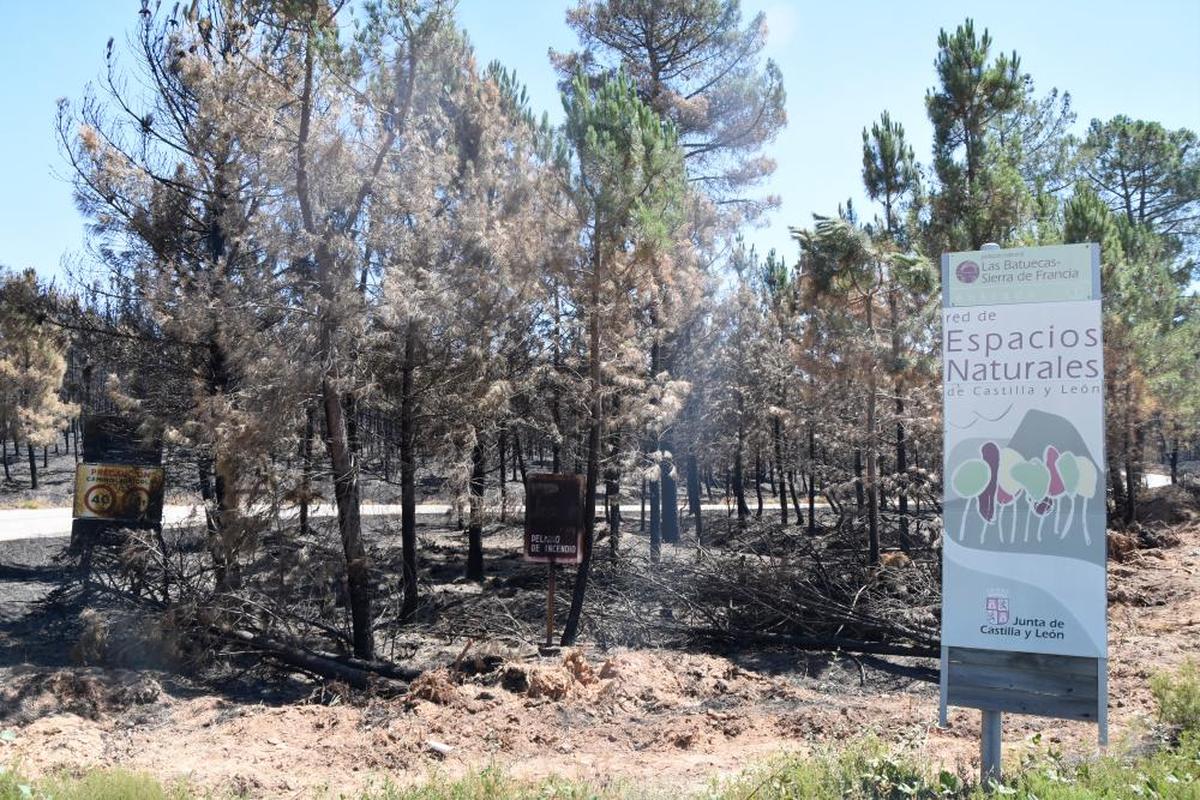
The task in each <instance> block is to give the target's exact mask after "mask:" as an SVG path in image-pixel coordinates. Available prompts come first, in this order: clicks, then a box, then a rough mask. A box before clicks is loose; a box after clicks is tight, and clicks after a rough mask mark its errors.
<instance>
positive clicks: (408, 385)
mask: <svg viewBox="0 0 1200 800" xmlns="http://www.w3.org/2000/svg"><path fill="white" fill-rule="evenodd" d="M415 357H416V324H415V323H414V322H412V321H409V323H408V330H407V331H405V334H404V365H403V366H402V367H401V372H400V560H401V563H402V567H401V572H402V574H403V577H404V601H403V603H402V605H401V607H400V618H401V620H402V621H404V622H410V621H412V619H413V618H414V617H415V616H416V613H417V602H418V591H419V587H418V586H417V457H416V436H415V433H416V429H415V426H414V425H413V416H414V414H415V413H416V409H415V405H416V403H415V399H414V397H413V362H414V359H415Z"/></svg>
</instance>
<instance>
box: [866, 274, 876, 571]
mask: <svg viewBox="0 0 1200 800" xmlns="http://www.w3.org/2000/svg"><path fill="white" fill-rule="evenodd" d="M871 306H872V298H871V297H870V296H868V297H867V331H868V332H869V333H870V335H871V338H872V340H873V339H874V338H875V326H874V322H873V316H872V311H871ZM877 403H878V398H877V397H876V368H875V361H874V358H872V360H871V363H870V364H869V366H868V371H867V559H868V563H870V564H871V565H872V566H874V565H876V564H878V563H879V442H878V425H877V424H876V410H877Z"/></svg>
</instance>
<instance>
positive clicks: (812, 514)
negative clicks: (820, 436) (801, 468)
mask: <svg viewBox="0 0 1200 800" xmlns="http://www.w3.org/2000/svg"><path fill="white" fill-rule="evenodd" d="M816 504H817V437H816V433H815V431H814V430H813V424H812V423H811V422H810V423H808V535H809V536H816V535H817V512H816Z"/></svg>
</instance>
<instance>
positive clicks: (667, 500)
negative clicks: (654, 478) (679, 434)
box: [659, 434, 679, 544]
mask: <svg viewBox="0 0 1200 800" xmlns="http://www.w3.org/2000/svg"><path fill="white" fill-rule="evenodd" d="M662 449H663V450H664V451H665V452H667V453H670V454H671V455H670V457H668V458H664V459H663V460H662V462H661V466H660V472H659V476H660V478H661V479H662V538H663V541H664V542H666V543H667V544H679V489H678V487H677V484H676V480H675V456H674V452H673V447H672V440H671V436H670V434H667V435H666V436H664V437H663V443H662Z"/></svg>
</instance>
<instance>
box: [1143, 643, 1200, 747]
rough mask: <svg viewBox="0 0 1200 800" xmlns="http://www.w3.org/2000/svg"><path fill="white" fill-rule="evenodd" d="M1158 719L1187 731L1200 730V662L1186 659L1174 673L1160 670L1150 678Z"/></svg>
mask: <svg viewBox="0 0 1200 800" xmlns="http://www.w3.org/2000/svg"><path fill="white" fill-rule="evenodd" d="M1150 693H1151V694H1153V695H1154V701H1155V702H1156V703H1157V704H1158V718H1159V719H1160V720H1161V721H1162V722H1165V723H1166V724H1168V725H1173V726H1175V727H1177V728H1180V729H1182V730H1185V731H1200V664H1198V663H1197V662H1196V661H1194V660H1192V659H1188V660H1187V661H1186V662H1184V664H1183V666H1182V667H1180V668H1179V671H1178V672H1175V673H1174V674H1171V673H1167V672H1161V673H1159V674H1157V675H1155V676H1154V677H1153V678H1151V679H1150Z"/></svg>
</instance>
